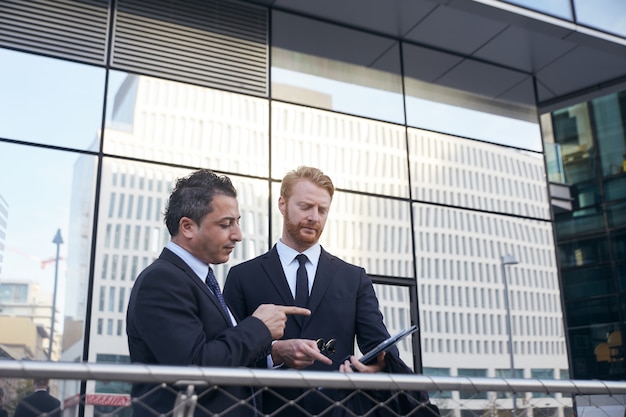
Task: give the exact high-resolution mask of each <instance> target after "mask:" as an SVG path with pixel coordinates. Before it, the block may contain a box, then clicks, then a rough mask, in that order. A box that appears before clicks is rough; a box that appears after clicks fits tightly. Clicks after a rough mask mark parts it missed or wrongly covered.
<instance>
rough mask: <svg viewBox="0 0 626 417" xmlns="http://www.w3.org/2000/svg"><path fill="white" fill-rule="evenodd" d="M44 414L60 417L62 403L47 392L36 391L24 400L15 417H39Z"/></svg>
mask: <svg viewBox="0 0 626 417" xmlns="http://www.w3.org/2000/svg"><path fill="white" fill-rule="evenodd" d="M44 413H47V414H48V416H49V417H60V416H61V402H60V401H59V400H58V399H56V398H54V397H53V396H52V395H50V394H48V392H46V391H35V392H33V393H32V394H30V395H29V396H27V397H24V398H22V400H21V401H20V402H19V403H18V404H17V407H15V413H14V414H13V417H38V416H40V415H42V414H44Z"/></svg>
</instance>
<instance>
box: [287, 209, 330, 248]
mask: <svg viewBox="0 0 626 417" xmlns="http://www.w3.org/2000/svg"><path fill="white" fill-rule="evenodd" d="M303 225H304V226H309V227H311V226H313V227H316V229H315V231H316V233H315V235H314V236H310V235H303V234H302V233H301V232H300V229H301V226H302V225H301V224H296V223H293V222H291V220H290V219H289V211H288V210H285V219H284V227H285V231H286V232H287V235H288V236H289V237H290V238H291V240H292V241H293V242H295V243H296V244H297V245H298V246H300V247H304V248H309V247H311V246H313V245H314V244H316V243H317V241H318V240H319V238H320V236H321V234H322V230H321V229H320V225H319V223H318V224H315V225H309V224H308V223H305V224H303Z"/></svg>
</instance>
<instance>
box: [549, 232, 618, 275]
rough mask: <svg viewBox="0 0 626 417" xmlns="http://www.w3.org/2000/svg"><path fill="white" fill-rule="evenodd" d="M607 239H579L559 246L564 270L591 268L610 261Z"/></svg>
mask: <svg viewBox="0 0 626 417" xmlns="http://www.w3.org/2000/svg"><path fill="white" fill-rule="evenodd" d="M608 248H609V246H608V244H607V241H606V238H604V237H603V238H593V239H577V240H574V241H569V242H565V243H560V244H559V255H560V256H559V260H560V262H561V267H562V268H568V267H574V266H589V265H597V264H599V263H603V262H607V261H608V260H609V253H608V252H609V249H608Z"/></svg>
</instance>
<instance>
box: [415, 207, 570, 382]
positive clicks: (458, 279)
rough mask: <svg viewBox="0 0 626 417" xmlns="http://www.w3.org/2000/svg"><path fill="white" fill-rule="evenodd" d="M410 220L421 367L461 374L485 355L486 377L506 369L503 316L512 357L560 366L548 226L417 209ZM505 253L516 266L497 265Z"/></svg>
mask: <svg viewBox="0 0 626 417" xmlns="http://www.w3.org/2000/svg"><path fill="white" fill-rule="evenodd" d="M413 218H414V227H415V228H414V230H413V232H414V239H415V258H416V269H417V286H418V296H419V299H418V301H419V306H420V329H421V337H422V339H421V340H422V346H423V349H422V352H423V353H422V358H423V363H424V364H427V365H428V366H431V367H441V368H446V367H452V368H455V367H463V366H466V364H467V361H470V360H475V359H472V358H476V357H486V355H488V356H489V358H490V362H489V363H490V366H491V367H492V368H490V372H494V371H495V369H505V368H508V367H509V363H510V357H509V353H508V352H509V350H508V340H507V339H508V336H509V333H508V330H507V316H508V314H509V313H510V316H511V322H512V332H513V333H512V340H513V344H514V349H513V351H514V354H515V355H524V356H525V355H532V356H538V357H541V358H542V359H541V361H542V363H545V364H548V363H549V364H550V366H551V367H553V368H554V369H559V368H564V367H567V354H566V350H565V339H564V337H563V334H564V330H563V314H562V311H561V302H560V299H561V298H560V297H561V296H560V289H559V281H558V279H559V278H558V270H557V265H556V260H555V253H554V241H553V234H552V225H551V223H550V222H549V221H539V220H528V219H522V218H517V217H513V216H504V215H498V214H493V213H484V212H478V211H474V210H463V209H457V208H452V207H446V206H441V205H429V204H422V203H414V204H413ZM505 254H508V255H511V256H512V257H513V258H514V260H515V261H516V262H517V263H516V264H503V263H502V260H501V257H502V256H503V255H505ZM505 280H506V281H505ZM505 282H506V285H505ZM505 294H506V295H507V296H508V297H507V298H508V303H507V302H506V299H505ZM507 306H508V307H507ZM555 341H556V343H555ZM544 360H545V362H544ZM516 363H519V364H520V365H521V364H523V363H527V362H525V361H524V360H522V359H520V360H519V362H516ZM520 365H518V366H520ZM490 375H493V373H490Z"/></svg>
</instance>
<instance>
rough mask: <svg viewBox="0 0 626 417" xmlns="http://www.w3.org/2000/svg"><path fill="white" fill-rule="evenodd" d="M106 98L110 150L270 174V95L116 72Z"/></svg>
mask: <svg viewBox="0 0 626 417" xmlns="http://www.w3.org/2000/svg"><path fill="white" fill-rule="evenodd" d="M108 103H109V104H110V105H109V106H108V107H109V108H108V111H107V122H106V129H105V131H104V152H105V153H107V154H113V155H120V156H127V157H132V158H140V159H146V160H150V161H156V162H166V163H172V164H182V165H187V166H197V167H206V168H210V169H213V170H216V171H224V172H234V173H241V174H248V175H257V176H266V175H267V172H268V169H269V168H268V161H269V142H268V120H269V114H268V104H267V103H268V102H267V100H264V99H259V98H255V97H250V96H244V95H239V94H234V93H229V92H225V91H218V90H213V89H210V88H204V87H197V86H193V85H188V84H182V83H178V82H173V81H167V80H162V79H158V78H153V77H147V76H143V75H132V74H126V73H122V72H112V73H111V77H110V81H109V92H108Z"/></svg>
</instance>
